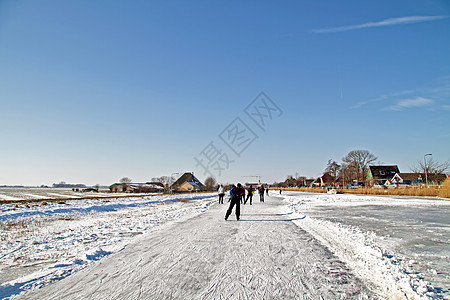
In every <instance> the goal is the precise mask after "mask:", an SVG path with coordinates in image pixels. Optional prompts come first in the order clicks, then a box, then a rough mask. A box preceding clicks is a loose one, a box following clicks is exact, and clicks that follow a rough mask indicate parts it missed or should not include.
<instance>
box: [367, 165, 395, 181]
mask: <svg viewBox="0 0 450 300" xmlns="http://www.w3.org/2000/svg"><path fill="white" fill-rule="evenodd" d="M397 173H400V170H399V169H398V166H397V165H388V166H369V171H368V172H367V176H366V179H367V183H368V184H369V185H373V184H374V183H380V184H385V183H386V181H388V180H391V179H392V177H394V175H395V174H397Z"/></svg>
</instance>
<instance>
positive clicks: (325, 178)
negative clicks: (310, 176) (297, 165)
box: [311, 172, 337, 187]
mask: <svg viewBox="0 0 450 300" xmlns="http://www.w3.org/2000/svg"><path fill="white" fill-rule="evenodd" d="M336 180H337V179H335V178H334V177H333V176H331V175H330V173H328V172H325V173H323V175H322V176H320V177H318V178H317V179H316V180H314V181H313V182H312V183H311V187H325V186H329V185H333V184H334V182H335V181H336Z"/></svg>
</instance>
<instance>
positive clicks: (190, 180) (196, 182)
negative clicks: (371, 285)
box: [172, 172, 204, 187]
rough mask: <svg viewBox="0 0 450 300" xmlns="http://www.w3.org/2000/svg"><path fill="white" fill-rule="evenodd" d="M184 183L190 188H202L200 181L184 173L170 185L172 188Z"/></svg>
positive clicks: (192, 175) (190, 174)
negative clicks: (190, 186) (189, 185)
mask: <svg viewBox="0 0 450 300" xmlns="http://www.w3.org/2000/svg"><path fill="white" fill-rule="evenodd" d="M185 182H188V183H189V184H191V185H192V186H198V187H203V186H204V185H203V183H201V182H200V180H198V179H197V177H195V176H194V174H192V173H189V172H186V173H184V174H183V175H182V176H181V177H180V178H178V180H177V181H175V182H174V184H172V187H174V186H180V185H182V184H183V183H185Z"/></svg>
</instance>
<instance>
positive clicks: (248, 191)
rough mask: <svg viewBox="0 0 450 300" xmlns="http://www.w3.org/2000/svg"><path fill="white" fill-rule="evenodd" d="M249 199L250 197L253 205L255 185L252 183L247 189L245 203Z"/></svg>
mask: <svg viewBox="0 0 450 300" xmlns="http://www.w3.org/2000/svg"><path fill="white" fill-rule="evenodd" d="M248 199H250V205H252V199H253V186H252V185H250V186H249V188H248V189H247V198H245V201H244V205H245V204H246V203H247V201H248Z"/></svg>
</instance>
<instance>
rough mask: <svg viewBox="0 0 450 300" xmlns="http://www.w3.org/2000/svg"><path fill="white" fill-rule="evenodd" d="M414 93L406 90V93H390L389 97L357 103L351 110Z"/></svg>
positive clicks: (384, 96)
mask: <svg viewBox="0 0 450 300" xmlns="http://www.w3.org/2000/svg"><path fill="white" fill-rule="evenodd" d="M414 93H417V91H415V90H407V91H401V92H396V93H392V94H389V95H383V96H379V97H377V98H374V99H370V100H367V101H361V102H358V103H356V104H355V105H354V106H352V108H360V107H362V106H364V105H366V104H370V103H375V102H381V101H384V100H387V99H392V98H395V97H398V96H404V95H410V94H414Z"/></svg>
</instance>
